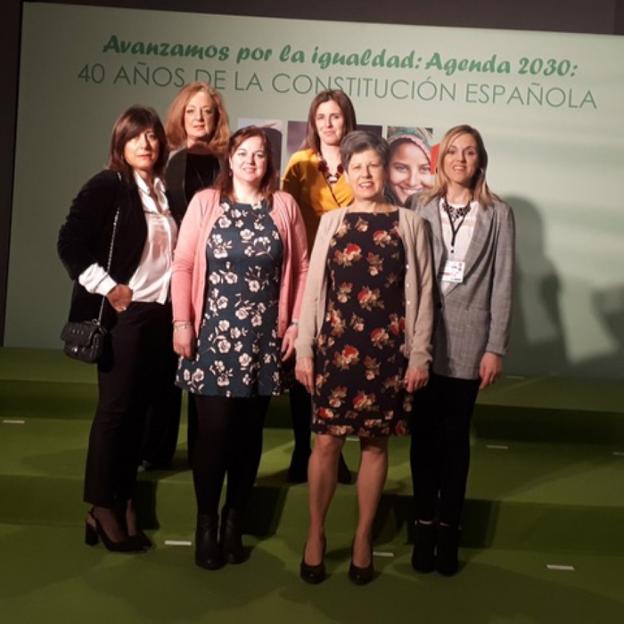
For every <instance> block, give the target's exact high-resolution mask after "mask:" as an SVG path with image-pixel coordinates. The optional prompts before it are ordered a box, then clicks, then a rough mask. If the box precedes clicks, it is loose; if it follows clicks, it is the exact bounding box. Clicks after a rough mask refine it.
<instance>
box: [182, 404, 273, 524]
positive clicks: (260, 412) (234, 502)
mask: <svg viewBox="0 0 624 624" xmlns="http://www.w3.org/2000/svg"><path fill="white" fill-rule="evenodd" d="M193 398H194V399H195V404H196V406H197V430H196V434H195V443H194V447H193V449H192V454H191V457H192V468H193V483H194V485H195V496H196V498H197V511H198V513H200V514H210V515H214V514H216V513H217V511H218V508H219V500H220V498H221V490H222V488H223V482H224V480H225V476H226V475H227V492H226V498H225V507H226V508H228V509H232V510H235V511H237V512H238V513H240V514H242V513H243V512H244V510H245V507H246V505H247V503H248V502H249V499H250V497H251V492H252V490H253V485H254V483H255V481H256V476H257V474H258V466H259V465H260V457H261V456H262V429H263V427H264V420H265V418H266V413H267V411H268V408H269V403H270V401H271V397H268V396H261V397H253V398H227V397H219V396H200V395H195V396H194V397H193Z"/></svg>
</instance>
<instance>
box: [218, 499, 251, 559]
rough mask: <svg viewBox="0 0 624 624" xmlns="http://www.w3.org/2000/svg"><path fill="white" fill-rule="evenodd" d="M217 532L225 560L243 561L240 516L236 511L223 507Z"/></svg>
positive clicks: (243, 550)
mask: <svg viewBox="0 0 624 624" xmlns="http://www.w3.org/2000/svg"><path fill="white" fill-rule="evenodd" d="M219 534H220V539H219V541H220V542H221V551H222V552H223V556H224V557H225V560H226V561H227V562H228V563H243V561H245V559H246V558H247V556H246V553H245V549H244V548H243V541H242V529H241V517H240V514H239V513H238V512H237V511H235V510H234V509H227V508H225V507H224V508H223V510H222V511H221V527H220V529H219Z"/></svg>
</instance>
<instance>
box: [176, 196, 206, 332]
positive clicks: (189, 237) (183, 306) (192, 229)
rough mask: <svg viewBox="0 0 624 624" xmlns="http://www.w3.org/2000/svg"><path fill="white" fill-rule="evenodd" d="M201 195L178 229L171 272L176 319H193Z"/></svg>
mask: <svg viewBox="0 0 624 624" xmlns="http://www.w3.org/2000/svg"><path fill="white" fill-rule="evenodd" d="M202 211H203V208H202V203H201V195H200V194H196V195H195V196H194V197H193V199H191V202H190V203H189V205H188V208H187V210H186V214H185V215H184V218H183V219H182V224H181V225H180V229H179V231H178V241H177V244H176V248H175V251H174V254H173V265H172V268H171V270H172V273H171V305H172V308H173V318H174V320H176V321H190V320H192V316H193V315H192V282H193V268H194V264H195V252H196V249H197V244H198V240H199V235H200V226H201V219H202Z"/></svg>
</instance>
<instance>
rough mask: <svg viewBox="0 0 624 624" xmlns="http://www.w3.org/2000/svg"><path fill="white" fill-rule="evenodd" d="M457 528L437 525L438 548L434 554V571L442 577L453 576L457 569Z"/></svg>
mask: <svg viewBox="0 0 624 624" xmlns="http://www.w3.org/2000/svg"><path fill="white" fill-rule="evenodd" d="M459 534H460V531H459V529H458V528H457V527H452V526H448V525H444V524H440V525H438V548H437V552H436V570H437V571H438V572H439V573H440V574H443V575H444V576H453V574H455V573H456V572H457V570H458V569H459V560H458V558H457V552H458V550H459Z"/></svg>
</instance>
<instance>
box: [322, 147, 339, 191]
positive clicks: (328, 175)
mask: <svg viewBox="0 0 624 624" xmlns="http://www.w3.org/2000/svg"><path fill="white" fill-rule="evenodd" d="M318 157H319V163H318V168H319V171H320V172H321V173H322V174H323V175H324V176H325V179H326V180H327V181H328V182H329V183H330V184H336V182H338V178H340V176H341V175H342V174H343V173H344V168H343V166H342V163H340V164H338V167H336V171H335V173H332V172H331V171H330V170H329V165H328V164H327V161H326V160H325V159H324V158H323V156H322V154H319V155H318Z"/></svg>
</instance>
